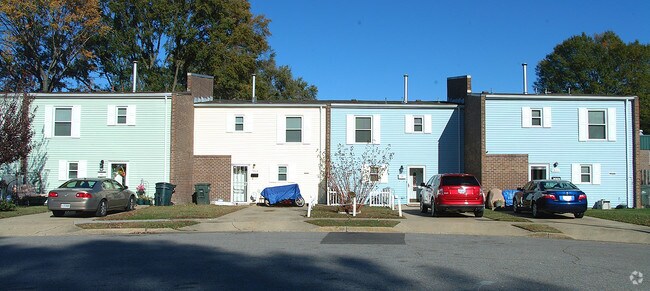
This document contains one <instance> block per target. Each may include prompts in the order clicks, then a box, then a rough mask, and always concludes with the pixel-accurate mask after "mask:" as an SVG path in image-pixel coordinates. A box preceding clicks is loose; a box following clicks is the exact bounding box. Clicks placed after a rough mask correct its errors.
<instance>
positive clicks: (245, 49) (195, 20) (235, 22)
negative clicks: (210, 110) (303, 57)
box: [93, 0, 318, 99]
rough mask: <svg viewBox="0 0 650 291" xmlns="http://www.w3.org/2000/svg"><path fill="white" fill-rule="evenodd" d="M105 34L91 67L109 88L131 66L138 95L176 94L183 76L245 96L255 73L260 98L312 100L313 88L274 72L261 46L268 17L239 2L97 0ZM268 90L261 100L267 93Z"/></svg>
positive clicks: (227, 95) (120, 83)
mask: <svg viewBox="0 0 650 291" xmlns="http://www.w3.org/2000/svg"><path fill="white" fill-rule="evenodd" d="M102 11H103V15H104V23H105V24H106V25H109V26H111V27H112V28H113V30H112V31H111V33H110V34H106V35H105V36H103V37H98V38H97V39H96V40H95V41H94V42H93V48H94V51H96V52H97V53H96V54H97V55H99V56H100V58H99V59H98V62H97V65H98V67H99V70H100V72H99V74H100V75H102V76H104V77H105V78H106V79H107V81H108V84H109V86H110V88H108V89H111V90H120V89H121V88H122V90H123V88H125V87H127V86H124V84H127V83H130V80H129V78H128V77H129V76H130V74H131V71H130V67H131V62H133V61H138V62H139V69H138V76H139V81H138V84H139V87H140V88H141V89H142V90H150V91H159V90H165V91H168V90H179V88H181V87H184V86H185V85H186V81H187V80H186V77H187V73H188V72H195V73H201V74H208V75H212V76H214V77H215V78H214V79H215V86H214V96H215V97H217V98H223V99H248V98H250V95H251V90H252V84H251V75H252V74H254V73H257V74H258V75H260V76H264V77H261V78H259V80H260V81H258V84H257V85H258V87H259V88H268V90H267V91H258V92H260V93H258V94H257V95H258V96H259V99H296V98H299V99H315V97H316V94H317V92H318V90H317V89H316V87H315V86H313V85H309V84H307V82H305V81H304V80H302V79H301V78H297V79H294V78H293V76H292V74H291V70H290V68H289V67H280V68H278V67H277V66H276V65H275V60H274V54H273V52H272V50H271V48H270V47H269V45H268V42H267V37H268V36H269V35H270V31H269V29H268V24H269V20H268V19H266V18H264V17H263V16H259V15H257V16H256V15H253V14H252V13H251V12H250V4H249V3H248V2H247V1H244V0H173V1H149V0H135V1H126V0H102ZM267 92H268V95H267Z"/></svg>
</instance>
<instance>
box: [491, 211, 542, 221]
mask: <svg viewBox="0 0 650 291" xmlns="http://www.w3.org/2000/svg"><path fill="white" fill-rule="evenodd" d="M483 217H486V218H489V219H492V220H497V221H511V222H531V221H530V220H528V219H526V218H522V217H519V216H515V215H514V214H513V213H512V212H510V211H494V210H490V209H485V212H483Z"/></svg>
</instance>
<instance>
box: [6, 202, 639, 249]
mask: <svg viewBox="0 0 650 291" xmlns="http://www.w3.org/2000/svg"><path fill="white" fill-rule="evenodd" d="M306 214H307V207H302V208H299V207H264V206H255V205H253V206H250V207H246V208H244V209H242V210H240V211H236V212H233V213H230V214H227V215H224V216H222V217H219V218H214V219H199V220H196V221H198V222H200V223H199V224H196V225H193V226H188V227H185V228H182V229H181V230H172V229H99V230H84V229H81V228H79V227H76V226H75V225H76V224H79V223H104V222H114V221H97V220H94V219H95V218H94V217H78V216H66V217H52V216H51V213H50V212H47V213H41V214H33V215H25V216H18V217H12V218H4V219H0V237H7V236H52V235H89V234H140V233H157V232H333V231H351V232H399V233H430V234H462V235H481V236H485V235H490V236H531V237H554V238H566V239H578V240H596V241H609V242H624V243H641V244H650V227H646V226H640V225H633V224H627V223H621V222H616V221H609V220H603V219H598V218H592V217H588V216H585V217H584V218H582V219H574V218H573V216H572V215H554V216H549V217H547V218H543V219H534V218H532V217H530V216H529V215H526V214H524V215H522V217H524V218H527V219H529V220H531V221H532V222H533V223H543V224H547V225H549V226H552V227H555V228H557V229H559V230H560V231H562V234H559V235H550V234H545V233H542V234H540V233H531V232H529V231H527V230H524V229H521V228H518V227H515V226H514V224H517V223H515V222H502V221H493V220H490V219H488V218H477V217H474V216H473V214H449V215H445V216H443V217H435V218H434V217H430V216H429V215H428V214H426V215H425V214H422V213H420V211H419V209H418V208H416V207H405V208H404V209H403V215H404V219H400V220H399V221H400V223H399V224H398V225H397V226H395V227H394V228H362V227H318V226H315V225H312V224H309V223H307V222H306V221H307V220H309V219H310V218H307V217H306Z"/></svg>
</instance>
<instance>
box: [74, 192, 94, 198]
mask: <svg viewBox="0 0 650 291" xmlns="http://www.w3.org/2000/svg"><path fill="white" fill-rule="evenodd" d="M76 196H77V198H93V195H90V193H88V192H77V195H76Z"/></svg>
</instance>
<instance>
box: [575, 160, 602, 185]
mask: <svg viewBox="0 0 650 291" xmlns="http://www.w3.org/2000/svg"><path fill="white" fill-rule="evenodd" d="M582 167H589V169H590V173H588V174H589V175H590V178H589V182H582V176H583V175H584V173H583V172H582ZM601 172H602V170H601V165H600V164H598V163H575V164H571V182H572V183H573V184H587V185H588V184H592V185H600V183H601Z"/></svg>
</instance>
